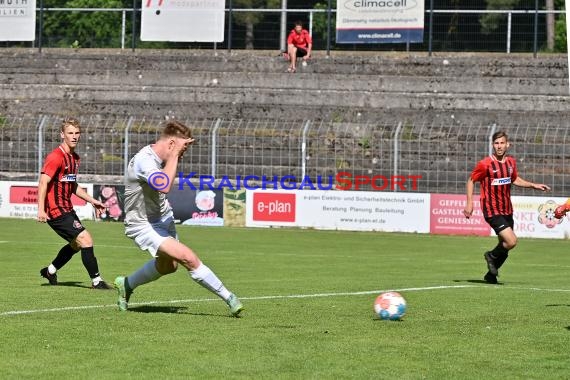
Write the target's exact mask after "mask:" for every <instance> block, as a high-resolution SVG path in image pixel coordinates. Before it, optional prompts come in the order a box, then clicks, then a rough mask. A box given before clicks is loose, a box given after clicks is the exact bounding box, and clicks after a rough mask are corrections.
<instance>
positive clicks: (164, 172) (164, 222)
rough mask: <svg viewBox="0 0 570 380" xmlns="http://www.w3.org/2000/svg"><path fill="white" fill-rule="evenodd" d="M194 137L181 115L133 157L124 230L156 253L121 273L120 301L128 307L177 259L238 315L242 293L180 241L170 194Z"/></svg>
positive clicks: (173, 267) (171, 269)
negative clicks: (136, 292) (228, 286)
mask: <svg viewBox="0 0 570 380" xmlns="http://www.w3.org/2000/svg"><path fill="white" fill-rule="evenodd" d="M193 142H194V139H193V138H192V136H191V133H190V128H188V127H187V126H185V125H184V124H182V123H180V122H178V121H168V122H166V123H165V124H164V129H163V131H162V135H161V136H160V138H159V139H158V141H156V143H154V144H152V145H148V146H145V147H144V148H142V149H141V150H140V151H139V152H138V153H137V154H136V155H135V156H134V157H133V158H132V159H131V161H130V162H129V167H128V171H127V178H126V180H127V185H126V188H125V213H126V216H125V226H126V227H125V234H126V235H127V236H128V237H130V238H131V239H133V240H134V241H135V244H136V245H137V246H138V247H139V248H141V249H142V250H148V251H149V253H150V254H151V255H152V257H153V258H152V259H151V260H150V261H148V262H147V263H146V264H144V265H143V266H142V267H141V268H139V269H138V270H136V271H135V272H134V273H132V274H131V275H130V276H128V277H117V278H116V279H115V287H116V288H117V291H118V293H119V300H118V305H119V309H120V310H122V311H125V310H127V308H128V302H129V298H130V296H131V294H132V293H133V291H134V290H135V289H136V288H137V287H139V286H141V285H143V284H146V283H149V282H152V281H155V280H158V279H159V278H160V277H161V276H163V275H167V274H170V273H174V272H175V271H176V269H177V268H178V264H180V265H182V266H183V267H184V268H186V269H187V270H188V274H189V275H190V277H191V278H192V279H193V280H194V281H196V282H197V283H198V284H200V285H202V286H203V287H204V288H206V289H208V290H209V291H211V292H212V293H214V294H216V295H217V296H219V297H220V298H221V299H223V300H224V301H225V302H226V304H227V305H228V306H229V308H230V312H231V314H232V315H234V316H238V315H239V313H240V312H241V311H242V310H243V306H242V304H241V302H240V301H239V299H238V298H237V297H236V296H235V295H234V294H233V293H231V292H230V291H229V290H228V289H226V287H225V286H224V284H223V283H222V281H220V279H219V278H218V277H217V276H216V275H215V274H214V272H212V270H210V268H208V267H207V266H206V265H205V264H203V263H202V262H201V261H200V259H199V258H198V256H197V255H196V254H195V253H194V252H193V251H192V250H191V249H190V248H188V247H187V246H186V245H184V244H182V243H181V242H180V241H178V235H177V233H176V227H175V225H174V216H173V212H172V208H171V207H170V204H169V203H168V201H167V199H166V194H167V193H168V192H169V191H170V188H171V187H172V185H173V183H174V178H175V177H176V167H177V166H178V161H179V160H180V159H181V158H182V156H183V155H184V152H185V151H186V149H187V148H188V146H189V145H190V144H192V143H193Z"/></svg>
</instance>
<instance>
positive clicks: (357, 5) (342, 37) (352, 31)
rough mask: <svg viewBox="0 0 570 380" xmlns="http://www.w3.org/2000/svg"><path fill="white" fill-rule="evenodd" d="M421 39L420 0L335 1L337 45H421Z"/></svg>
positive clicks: (422, 32)
mask: <svg viewBox="0 0 570 380" xmlns="http://www.w3.org/2000/svg"><path fill="white" fill-rule="evenodd" d="M423 39H424V1H422V0H338V1H337V13H336V42H337V43H341V44H342V43H345V44H378V43H405V42H418V43H421V42H423Z"/></svg>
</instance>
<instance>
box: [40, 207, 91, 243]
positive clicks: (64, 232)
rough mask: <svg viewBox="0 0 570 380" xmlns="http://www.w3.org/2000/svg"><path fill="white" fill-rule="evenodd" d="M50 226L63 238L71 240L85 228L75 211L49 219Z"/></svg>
mask: <svg viewBox="0 0 570 380" xmlns="http://www.w3.org/2000/svg"><path fill="white" fill-rule="evenodd" d="M47 223H48V224H49V226H50V227H51V228H52V229H53V230H54V231H55V232H56V233H57V234H58V235H59V236H61V237H62V238H64V239H65V240H67V241H68V242H71V241H72V240H73V239H75V238H76V237H77V235H79V234H80V233H81V232H83V231H84V230H85V227H83V224H81V221H80V220H79V218H78V217H77V214H76V213H75V211H72V212H68V213H67V214H63V215H62V216H60V217H58V218H55V219H50V220H48V221H47Z"/></svg>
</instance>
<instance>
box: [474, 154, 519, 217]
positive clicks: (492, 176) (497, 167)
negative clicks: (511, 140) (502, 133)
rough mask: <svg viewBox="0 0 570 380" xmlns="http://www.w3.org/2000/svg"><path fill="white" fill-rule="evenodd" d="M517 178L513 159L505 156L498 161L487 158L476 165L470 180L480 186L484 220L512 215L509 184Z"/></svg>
mask: <svg viewBox="0 0 570 380" xmlns="http://www.w3.org/2000/svg"><path fill="white" fill-rule="evenodd" d="M517 177H518V173H517V164H516V160H515V159H514V158H513V157H510V156H507V157H505V158H504V159H503V160H502V161H498V160H497V159H496V158H495V157H494V156H489V157H486V158H484V159H482V160H481V161H479V162H478V163H477V165H476V166H475V169H474V170H473V172H472V173H471V179H472V180H473V182H479V183H480V184H481V196H480V201H481V210H482V211H483V216H484V217H485V218H490V217H492V216H495V215H511V214H512V213H513V204H512V203H511V184H512V183H513V182H514V181H515V180H516V179H517Z"/></svg>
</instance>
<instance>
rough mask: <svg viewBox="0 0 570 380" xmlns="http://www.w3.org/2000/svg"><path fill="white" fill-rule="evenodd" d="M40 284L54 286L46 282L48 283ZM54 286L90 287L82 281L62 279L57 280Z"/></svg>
mask: <svg viewBox="0 0 570 380" xmlns="http://www.w3.org/2000/svg"><path fill="white" fill-rule="evenodd" d="M42 286H54V285H50V284H48V283H45V284H42ZM55 286H72V287H75V288H85V289H91V287H90V286H87V285H85V284H84V283H82V282H79V281H63V282H62V281H59V282H58V283H57V285H55Z"/></svg>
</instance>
